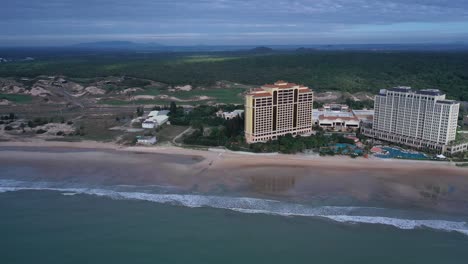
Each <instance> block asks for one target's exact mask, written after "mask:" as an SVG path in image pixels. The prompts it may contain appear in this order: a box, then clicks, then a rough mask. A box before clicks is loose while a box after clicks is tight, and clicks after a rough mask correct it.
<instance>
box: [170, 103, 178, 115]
mask: <svg viewBox="0 0 468 264" xmlns="http://www.w3.org/2000/svg"><path fill="white" fill-rule="evenodd" d="M169 111H170V113H171V114H175V113H176V112H177V105H176V103H175V102H174V101H172V102H171V106H170V108H169Z"/></svg>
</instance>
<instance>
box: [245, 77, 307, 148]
mask: <svg viewBox="0 0 468 264" xmlns="http://www.w3.org/2000/svg"><path fill="white" fill-rule="evenodd" d="M313 100H314V93H313V91H312V90H311V89H309V88H308V87H305V86H302V85H297V84H294V83H288V82H284V81H278V82H276V83H274V84H267V85H263V86H262V87H260V88H256V89H253V90H251V91H250V92H249V93H248V94H247V95H246V96H245V139H246V141H247V143H256V142H264V141H268V140H272V139H277V138H278V136H282V135H286V134H292V135H301V134H310V133H311V132H312V105H313Z"/></svg>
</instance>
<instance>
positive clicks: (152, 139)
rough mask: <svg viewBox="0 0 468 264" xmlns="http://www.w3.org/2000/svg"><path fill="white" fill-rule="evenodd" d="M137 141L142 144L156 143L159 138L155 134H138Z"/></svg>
mask: <svg viewBox="0 0 468 264" xmlns="http://www.w3.org/2000/svg"><path fill="white" fill-rule="evenodd" d="M136 138H137V143H138V144H142V145H154V144H156V142H157V140H156V137H155V136H150V137H145V136H137V137H136Z"/></svg>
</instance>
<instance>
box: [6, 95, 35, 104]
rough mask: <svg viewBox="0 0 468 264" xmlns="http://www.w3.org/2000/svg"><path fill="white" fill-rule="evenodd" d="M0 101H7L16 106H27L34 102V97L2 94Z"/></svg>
mask: <svg viewBox="0 0 468 264" xmlns="http://www.w3.org/2000/svg"><path fill="white" fill-rule="evenodd" d="M0 99H6V100H8V101H11V102H13V103H16V104H25V103H29V102H31V101H32V100H33V97H32V96H30V95H25V94H0Z"/></svg>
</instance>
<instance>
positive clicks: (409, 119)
mask: <svg viewBox="0 0 468 264" xmlns="http://www.w3.org/2000/svg"><path fill="white" fill-rule="evenodd" d="M459 108H460V104H459V103H458V102H456V101H453V100H447V99H445V94H443V93H441V92H440V91H439V90H436V89H426V90H420V91H413V90H411V88H410V87H395V88H392V89H388V90H381V91H380V93H379V94H378V95H377V96H376V97H375V104H374V109H375V114H374V120H373V124H372V128H364V127H363V128H362V130H361V131H362V133H363V134H364V135H366V136H369V137H372V138H376V139H380V140H384V141H390V142H394V143H400V144H404V145H408V146H411V147H416V148H429V149H434V150H437V151H439V152H441V153H447V152H448V153H451V154H453V153H456V152H461V151H466V148H467V144H460V145H455V144H454V141H455V138H456V134H457V120H458V111H459Z"/></svg>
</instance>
